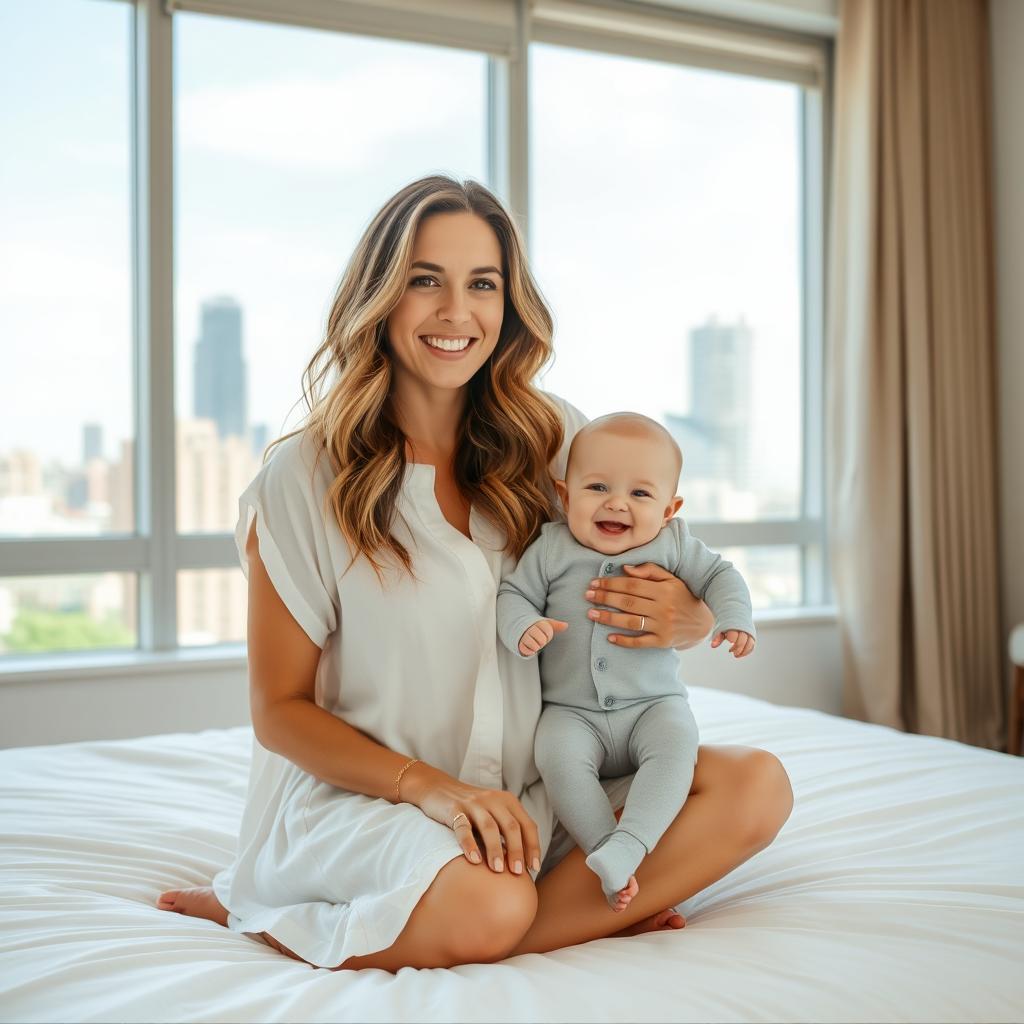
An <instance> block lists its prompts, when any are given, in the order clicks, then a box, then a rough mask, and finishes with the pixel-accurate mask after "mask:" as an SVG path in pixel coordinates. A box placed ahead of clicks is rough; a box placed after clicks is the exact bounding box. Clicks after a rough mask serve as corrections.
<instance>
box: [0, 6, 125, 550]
mask: <svg viewBox="0 0 1024 1024" xmlns="http://www.w3.org/2000/svg"><path fill="white" fill-rule="evenodd" d="M131 16H132V7H131V5H130V4H126V3H109V2H102V3H97V2H95V0H48V2H47V3H39V2H38V0H4V3H3V4H0V138H3V140H4V144H3V145H0V535H3V534H18V535H27V534H33V535H54V534H94V533H100V532H107V531H110V532H131V531H132V530H133V529H134V521H135V517H134V512H133V503H132V450H133V445H132V438H133V434H134V428H133V410H132V393H133V391H132V348H131V346H132V327H131V313H132V297H131V239H130V217H129V213H130V197H131V189H130V173H129V172H130V161H129V152H130V120H129V98H130V78H129V42H130V37H131Z"/></svg>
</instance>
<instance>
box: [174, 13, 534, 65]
mask: <svg viewBox="0 0 1024 1024" xmlns="http://www.w3.org/2000/svg"><path fill="white" fill-rule="evenodd" d="M164 9H165V10H166V11H167V12H168V13H169V14H173V13H174V12H175V11H193V12H197V13H202V14H218V15H222V16H224V17H229V18H248V19H250V20H254V21H273V22H279V23H281V24H286V25H303V26H305V27H307V28H319V29H331V30H333V31H336V32H349V33H351V34H353V35H364V36H381V37H384V38H386V39H401V40H405V41H407V42H417V43H428V44H434V45H437V46H450V47H454V48H456V49H461V50H474V51H476V52H482V53H487V54H490V55H492V56H494V57H513V56H515V29H516V3H515V2H514V0H371V2H363V3H360V2H359V0H164Z"/></svg>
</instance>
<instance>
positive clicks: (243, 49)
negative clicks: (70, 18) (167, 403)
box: [174, 13, 487, 614]
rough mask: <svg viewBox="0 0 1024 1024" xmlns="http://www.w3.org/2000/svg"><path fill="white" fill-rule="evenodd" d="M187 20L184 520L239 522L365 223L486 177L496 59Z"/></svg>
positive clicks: (181, 158)
mask: <svg viewBox="0 0 1024 1024" xmlns="http://www.w3.org/2000/svg"><path fill="white" fill-rule="evenodd" d="M174 27H175V110H176V119H175V171H176V178H175V182H176V207H175V208H176V223H175V240H176V241H175V245H176V248H175V254H176V268H175V269H176V274H175V339H176V340H175V346H176V348H175V351H176V366H177V381H176V402H177V410H178V440H179V448H178V457H179V465H178V484H179V486H178V529H179V530H181V531H183V532H191V531H207V530H224V529H228V528H233V527H234V524H235V520H236V518H237V515H238V507H237V499H238V494H239V493H240V491H241V490H242V488H243V487H244V486H245V484H246V483H248V481H249V479H250V478H251V477H252V476H253V474H254V473H255V472H256V470H257V469H258V467H259V456H260V454H261V453H262V450H263V448H264V446H265V445H266V444H267V443H268V442H269V441H272V440H273V439H274V438H276V437H278V436H280V435H281V434H282V433H284V432H285V431H286V430H290V429H293V428H294V427H295V426H296V425H297V424H298V422H299V420H300V418H301V414H302V412H303V411H304V404H303V403H302V402H301V394H302V390H301V388H302V385H301V377H302V371H303V370H304V369H305V367H306V365H307V363H308V362H309V360H310V358H311V357H312V355H313V352H314V351H315V350H316V348H317V347H318V346H319V344H320V341H321V339H322V332H323V329H324V324H325V321H326V317H327V314H328V311H329V308H330V303H331V300H332V297H333V294H334V290H335V288H336V286H337V283H338V280H339V278H340V275H341V272H342V270H343V268H344V265H345V263H346V262H347V260H348V257H349V254H350V252H351V250H352V248H353V246H354V245H355V242H356V241H357V239H358V236H359V234H360V232H361V231H362V229H363V228H364V226H365V225H366V223H367V221H368V220H369V219H370V217H371V216H372V215H373V213H374V212H375V211H376V209H377V208H378V207H379V206H380V205H381V203H383V202H384V201H385V200H386V199H387V198H388V197H389V196H390V195H391V194H392V193H394V192H395V191H397V189H399V188H400V187H401V186H402V185H404V184H406V183H408V182H409V181H411V180H413V179H414V178H417V177H420V176H422V175H424V174H428V173H434V172H437V171H444V172H448V173H451V174H454V175H455V176H457V177H460V178H465V177H472V178H477V179H480V180H482V179H483V177H484V175H485V168H486V163H485V154H486V141H487V130H486V109H487V107H486V98H487V92H486V81H487V59H486V57H484V56H482V55H478V54H471V53H461V52H457V51H454V50H448V49H441V48H435V47H429V46H420V45H414V44H409V43H397V42H387V41H380V40H375V39H365V38H360V37H355V36H345V35H340V34H338V33H334V32H318V31H314V30H310V29H305V28H295V27H288V26H280V25H270V24H259V23H254V22H245V21H234V20H230V19H223V18H214V17H209V16H204V15H192V14H181V13H177V14H175V16H174ZM296 403H299V404H298V405H296ZM217 614H220V611H219V610H218V612H217Z"/></svg>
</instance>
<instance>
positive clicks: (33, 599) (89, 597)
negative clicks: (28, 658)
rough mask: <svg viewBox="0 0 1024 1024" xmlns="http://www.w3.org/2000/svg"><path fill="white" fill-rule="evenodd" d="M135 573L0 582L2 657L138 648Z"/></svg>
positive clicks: (48, 577) (0, 580) (31, 577)
mask: <svg viewBox="0 0 1024 1024" xmlns="http://www.w3.org/2000/svg"><path fill="white" fill-rule="evenodd" d="M136 586H137V584H136V577H135V575H134V574H133V573H115V572H108V573H100V574H97V575H79V576H19V577H13V578H11V577H8V578H0V655H15V654H44V653H52V652H56V651H80V650H88V649H98V648H112V647H113V648H119V647H135V646H136V644H137V634H138V626H137V622H136V613H135V609H136V608H137V601H136Z"/></svg>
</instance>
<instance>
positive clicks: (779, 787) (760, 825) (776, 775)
mask: <svg viewBox="0 0 1024 1024" xmlns="http://www.w3.org/2000/svg"><path fill="white" fill-rule="evenodd" d="M740 778H741V786H742V790H743V793H742V797H743V799H742V803H743V807H744V808H745V811H746V813H745V814H744V815H743V817H742V821H743V826H742V827H743V831H744V835H745V838H746V839H747V840H748V841H749V842H750V844H751V845H752V846H753V847H754V848H755V849H757V850H763V849H764V848H765V847H766V846H768V845H769V844H770V843H771V842H772V841H773V840H774V839H775V837H776V836H777V835H778V834H779V832H780V831H781V829H782V826H783V825H785V823H786V821H787V819H788V818H789V815H790V812H791V811H792V810H793V787H792V785H791V784H790V781H789V775H788V774H787V772H786V769H785V768H784V767H783V764H782V762H781V761H780V760H779V759H778V758H777V757H776V756H775V755H774V754H773V753H771V752H770V751H768V750H751V751H749V752H748V753H747V754H746V756H745V757H744V758H743V770H742V773H741V776H740Z"/></svg>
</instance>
